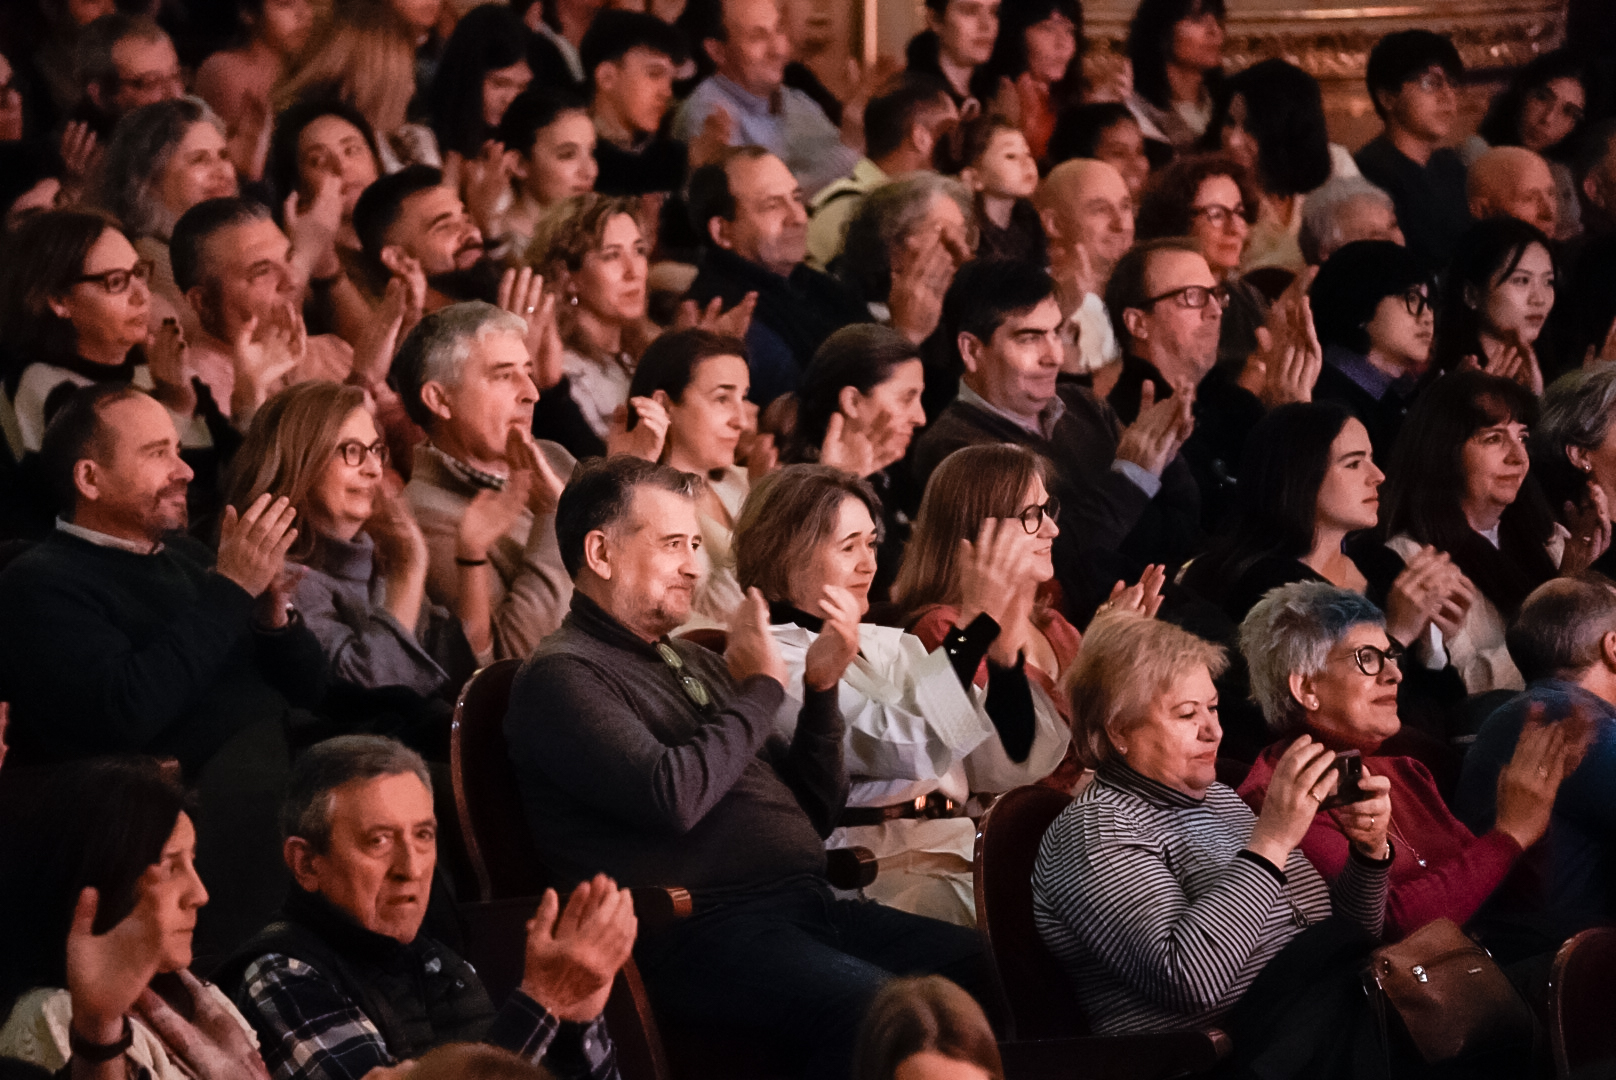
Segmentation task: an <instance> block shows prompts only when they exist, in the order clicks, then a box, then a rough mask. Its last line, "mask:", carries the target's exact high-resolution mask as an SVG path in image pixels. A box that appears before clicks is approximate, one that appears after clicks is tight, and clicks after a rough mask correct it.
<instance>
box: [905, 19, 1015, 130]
mask: <svg viewBox="0 0 1616 1080" xmlns="http://www.w3.org/2000/svg"><path fill="white" fill-rule="evenodd" d="M925 15H926V29H924V30H922V31H921V32H920V33H918V34H916V35H915V36H914V37H912V38H910V39H909V44H908V45H907V46H906V47H905V49H904V61H905V65H904V66H905V68H906V69H907V70H908V71H909V73H910V74H913V75H925V76H929V77H930V78H933V79H940V80H941V81H942V82H943V84H944V85H945V86H947V87H948V96H949V97H950V98H952V99H953V101H954V106H955V107H956V108H957V109H959V111H960V119H962V120H966V119H970V117H971V116H973V115H975V114H977V113H980V112H981V111H982V110H983V109H984V108H985V107H987V106H988V105H989V104H991V102H992V98H993V97H994V95H996V94H998V92H999V86H998V85H997V83H995V84H994V85H992V86H990V87H987V88H986V96H985V97H984V95H983V87H982V86H981V84H980V82H979V81H978V80H977V79H976V74H977V71H978V70H979V68H980V67H981V66H982V65H983V64H986V63H987V62H988V58H989V57H991V56H992V55H993V47H994V44H995V43H996V42H997V41H998V39H999V3H998V0H926V12H925Z"/></svg>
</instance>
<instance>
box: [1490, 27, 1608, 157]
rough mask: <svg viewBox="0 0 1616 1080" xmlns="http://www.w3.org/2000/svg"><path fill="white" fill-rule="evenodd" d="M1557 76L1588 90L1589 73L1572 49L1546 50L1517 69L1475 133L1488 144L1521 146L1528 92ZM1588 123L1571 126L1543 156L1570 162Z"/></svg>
mask: <svg viewBox="0 0 1616 1080" xmlns="http://www.w3.org/2000/svg"><path fill="white" fill-rule="evenodd" d="M1556 79H1576V80H1577V81H1578V82H1579V83H1581V84H1582V86H1583V90H1584V91H1585V92H1586V90H1587V89H1588V73H1587V71H1586V70H1585V69H1584V68H1583V66H1582V61H1581V60H1579V59H1578V58H1577V57H1576V56H1574V55H1572V53H1571V51H1570V50H1569V49H1555V50H1554V51H1553V52H1547V53H1544V54H1543V55H1542V56H1539V57H1537V58H1536V59H1535V60H1533V61H1532V62H1531V63H1529V64H1527V65H1526V66H1525V67H1523V68H1521V69H1520V71H1518V72H1516V73H1515V77H1514V78H1513V79H1511V80H1510V81H1509V85H1508V86H1506V87H1505V88H1504V89H1503V90H1502V91H1500V92H1499V94H1498V96H1497V97H1495V98H1493V102H1492V104H1491V105H1490V106H1488V108H1487V115H1486V116H1485V117H1483V118H1482V121H1481V125H1480V126H1479V127H1478V128H1476V134H1477V135H1480V136H1481V137H1482V138H1483V139H1485V140H1486V141H1487V145H1488V146H1519V145H1521V110H1522V109H1523V108H1524V107H1525V105H1526V98H1527V95H1529V94H1530V93H1531V92H1532V91H1534V90H1537V89H1539V88H1541V87H1544V86H1547V85H1548V84H1549V83H1551V82H1553V81H1554V80H1556ZM1585 126H1586V122H1583V123H1578V124H1577V126H1576V127H1574V128H1572V129H1571V134H1569V135H1567V136H1566V137H1565V138H1563V139H1561V140H1560V141H1559V142H1557V143H1555V144H1554V145H1553V146H1549V147H1545V148H1544V150H1543V156H1544V157H1546V158H1549V159H1550V160H1553V161H1564V162H1570V161H1571V160H1572V159H1573V158H1575V157H1576V154H1577V147H1578V142H1579V140H1580V138H1581V135H1582V132H1583V128H1584V127H1585Z"/></svg>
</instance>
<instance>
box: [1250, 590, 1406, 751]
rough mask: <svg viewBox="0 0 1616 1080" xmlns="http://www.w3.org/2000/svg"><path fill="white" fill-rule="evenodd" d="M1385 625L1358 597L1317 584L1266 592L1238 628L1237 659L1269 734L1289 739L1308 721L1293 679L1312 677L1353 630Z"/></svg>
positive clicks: (1380, 615) (1377, 614) (1367, 604)
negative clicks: (1242, 659)
mask: <svg viewBox="0 0 1616 1080" xmlns="http://www.w3.org/2000/svg"><path fill="white" fill-rule="evenodd" d="M1366 624H1367V625H1371V626H1380V627H1384V626H1385V625H1386V616H1385V615H1383V614H1381V610H1380V609H1379V608H1378V607H1376V606H1375V605H1374V604H1371V603H1370V602H1369V601H1368V600H1366V599H1364V596H1363V594H1362V593H1357V592H1353V591H1352V590H1351V589H1340V588H1337V587H1336V586H1334V585H1330V584H1327V583H1325V582H1322V581H1296V582H1292V583H1291V584H1289V585H1282V586H1280V587H1279V588H1277V589H1273V590H1271V591H1270V592H1269V593H1268V594H1267V595H1266V596H1264V597H1263V598H1262V599H1261V600H1259V601H1257V603H1256V604H1255V605H1254V606H1253V607H1252V609H1251V611H1250V612H1249V613H1248V614H1247V615H1246V619H1245V621H1244V622H1242V623H1241V624H1240V653H1241V655H1243V656H1244V657H1245V658H1246V667H1247V668H1248V669H1249V670H1250V672H1251V696H1252V698H1253V700H1255V701H1256V702H1257V704H1258V706H1259V707H1261V709H1262V713H1263V719H1264V720H1266V721H1268V729H1269V730H1270V731H1272V732H1273V733H1274V734H1275V735H1289V734H1291V733H1292V732H1297V731H1299V730H1300V729H1301V726H1302V720H1303V718H1304V717H1305V716H1306V715H1307V714H1306V712H1305V711H1304V710H1303V709H1302V703H1301V702H1299V701H1297V700H1296V695H1294V694H1292V693H1291V682H1290V680H1291V676H1292V675H1304V676H1306V675H1317V674H1318V673H1319V672H1321V671H1323V670H1324V664H1325V661H1326V660H1327V659H1328V658H1329V656H1330V650H1331V649H1333V648H1335V647H1336V646H1337V645H1338V644H1340V643H1341V639H1342V638H1344V637H1346V636H1347V632H1348V631H1350V630H1351V629H1352V628H1353V627H1354V626H1364V625H1366Z"/></svg>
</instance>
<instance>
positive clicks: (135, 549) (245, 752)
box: [0, 385, 326, 954]
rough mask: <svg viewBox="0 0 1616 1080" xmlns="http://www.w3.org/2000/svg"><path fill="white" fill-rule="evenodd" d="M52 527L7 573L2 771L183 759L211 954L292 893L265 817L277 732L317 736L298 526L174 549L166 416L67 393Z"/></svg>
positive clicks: (284, 755)
mask: <svg viewBox="0 0 1616 1080" xmlns="http://www.w3.org/2000/svg"><path fill="white" fill-rule="evenodd" d="M40 458H41V464H42V465H43V467H44V469H45V472H46V475H47V477H48V479H49V480H50V483H51V487H52V490H53V491H54V492H55V493H56V497H57V508H58V511H59V513H60V514H61V517H60V518H59V519H58V520H57V523H56V529H55V531H54V532H52V533H51V534H50V535H49V536H48V537H47V538H46V539H44V540H42V541H40V542H39V543H38V544H36V545H35V546H34V547H33V548H31V549H29V550H28V551H27V552H25V553H24V554H22V555H20V556H18V557H17V558H16V559H15V560H13V561H12V563H11V564H10V565H9V566H7V567H6V569H5V570H4V572H0V612H4V613H5V614H4V618H0V700H8V701H10V703H11V724H10V729H9V731H8V733H7V735H8V738H9V740H10V742H11V758H10V761H11V763H12V764H18V763H23V764H26V763H36V764H37V763H51V762H59V761H66V760H73V759H79V758H88V757H95V756H98V755H102V754H130V753H136V754H150V755H153V756H156V757H172V758H177V759H178V760H179V764H180V768H181V769H182V770H183V772H184V777H185V780H186V782H187V784H188V785H194V786H195V787H196V789H197V791H198V794H199V796H200V799H201V812H200V813H199V814H198V815H197V818H196V820H197V826H198V830H199V835H198V842H197V867H198V870H199V872H200V873H201V874H203V875H205V876H206V877H207V879H208V881H209V882H210V885H209V890H210V892H211V893H212V897H213V899H212V902H211V903H209V904H208V906H207V908H205V909H204V912H203V914H202V920H201V922H200V924H199V926H198V941H197V949H198V951H199V952H201V953H204V954H206V953H209V952H214V951H217V950H220V949H222V948H226V947H228V946H230V945H231V944H233V943H235V942H237V941H240V940H242V939H243V938H244V937H245V936H246V935H247V934H250V933H252V932H253V931H254V930H255V929H256V928H257V927H258V926H261V925H263V923H264V922H265V921H267V919H268V918H269V916H270V915H271V914H272V913H273V912H274V910H275V905H276V902H277V900H278V898H279V897H280V895H281V894H282V892H283V891H284V889H285V881H286V876H285V869H284V867H283V865H282V864H281V860H280V853H279V844H278V841H277V836H276V824H275V814H276V809H277V804H278V801H279V797H280V787H281V784H282V783H283V782H284V779H285V775H286V769H287V765H288V759H289V752H288V747H287V736H288V731H289V730H292V729H299V728H305V729H306V728H308V727H309V726H310V725H311V724H312V722H313V720H314V717H313V716H311V715H310V714H309V713H308V712H307V711H306V710H307V709H309V708H312V707H313V706H314V705H315V704H316V703H317V702H319V701H320V699H321V696H322V694H323V692H324V689H325V682H326V663H325V658H324V656H323V655H322V653H321V651H320V643H319V642H318V641H317V640H316V639H315V637H314V635H313V634H311V633H310V632H309V630H308V629H307V627H305V626H304V625H303V623H302V621H301V620H300V619H299V618H298V615H297V612H296V611H295V610H294V609H293V608H292V607H291V604H290V597H291V595H292V589H293V587H294V585H295V581H296V578H295V577H294V576H293V575H292V574H290V573H288V572H287V568H286V564H285V555H286V550H287V548H288V547H289V546H290V545H291V543H292V541H294V540H295V539H296V538H297V530H296V529H295V528H293V527H292V523H293V518H294V517H295V510H294V509H293V508H292V506H291V505H290V504H289V503H288V502H287V500H286V499H284V498H283V499H278V500H275V501H274V502H271V501H270V499H269V496H267V495H265V496H263V497H262V498H260V499H259V500H258V501H256V502H254V503H253V504H252V505H251V506H250V507H248V508H247V509H246V511H245V512H244V513H242V514H240V515H238V514H237V513H236V512H235V510H234V509H226V510H225V512H224V518H223V521H222V523H221V525H220V530H219V547H218V553H217V555H215V554H214V553H213V552H211V551H209V550H208V549H207V548H206V547H204V546H203V545H202V544H199V543H197V542H196V541H194V540H192V539H190V538H189V537H187V536H185V535H184V534H183V530H184V528H185V526H186V507H185V494H186V488H187V486H188V485H189V483H190V480H191V470H190V468H189V467H188V466H187V465H186V464H185V463H184V462H183V461H181V460H180V457H179V436H178V434H177V433H176V432H175V429H174V421H173V420H172V419H171V418H170V417H169V414H168V410H167V409H165V408H163V406H162V405H160V404H158V403H157V402H156V401H154V400H153V399H152V398H151V397H149V396H148V395H146V394H145V393H144V392H142V391H140V390H136V389H133V388H131V387H126V386H116V385H101V386H95V387H89V388H86V389H84V390H80V391H78V392H77V393H76V394H75V395H74V397H73V398H71V399H70V400H69V401H68V403H67V404H66V405H65V406H63V408H62V410H61V412H60V413H58V414H57V416H56V417H55V418H54V419H53V420H52V422H51V425H50V427H48V428H47V429H46V430H45V438H44V444H43V446H42V448H41V450H40Z"/></svg>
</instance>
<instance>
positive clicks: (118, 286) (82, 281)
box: [73, 259, 152, 296]
mask: <svg viewBox="0 0 1616 1080" xmlns="http://www.w3.org/2000/svg"><path fill="white" fill-rule="evenodd" d="M151 276H152V261H151V260H150V259H141V260H140V261H139V262H137V263H136V264H135V265H133V266H131V267H129V268H128V269H127V270H124V269H118V270H103V271H102V272H101V273H99V274H80V275H79V276H78V277H76V278H74V279H73V284H75V285H88V284H89V283H90V282H92V281H93V282H95V283H96V284H97V285H99V286H101V287H102V288H103V289H105V290H106V291H107V293H108V295H110V296H122V295H123V294H124V293H126V292H128V291H129V283H130V282H131V281H140V282H147V281H150V280H151Z"/></svg>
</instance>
